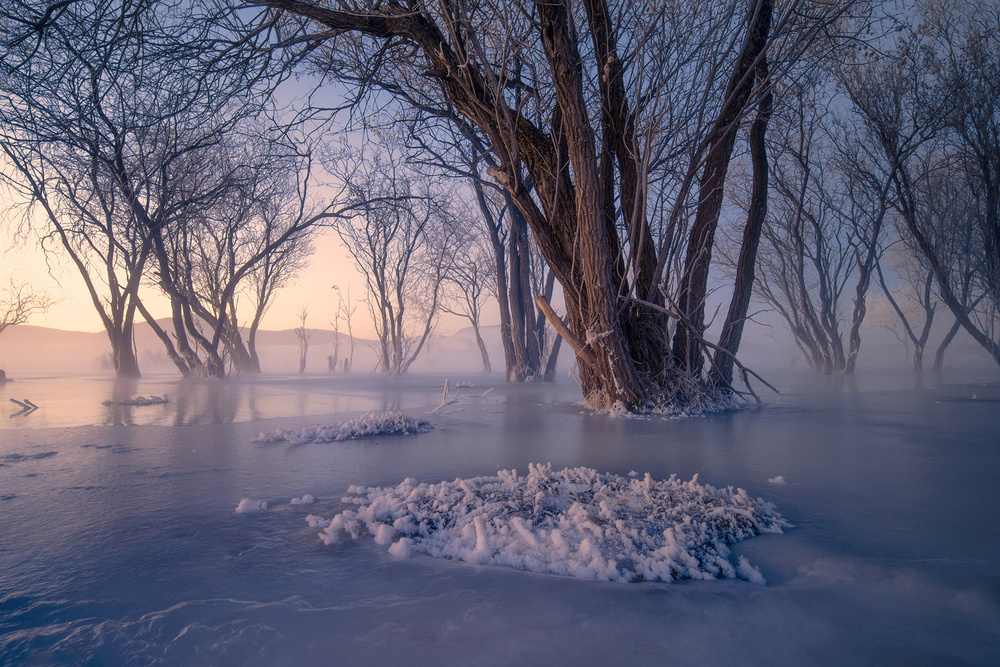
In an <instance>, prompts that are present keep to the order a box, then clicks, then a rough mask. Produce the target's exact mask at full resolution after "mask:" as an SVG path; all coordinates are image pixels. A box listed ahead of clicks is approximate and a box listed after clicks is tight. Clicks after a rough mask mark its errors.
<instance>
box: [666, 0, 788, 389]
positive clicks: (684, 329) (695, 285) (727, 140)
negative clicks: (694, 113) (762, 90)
mask: <svg viewBox="0 0 1000 667" xmlns="http://www.w3.org/2000/svg"><path fill="white" fill-rule="evenodd" d="M771 2H772V0H756V1H755V2H752V3H751V4H750V8H749V12H750V22H749V23H750V25H749V29H748V32H747V39H746V43H745V44H744V46H743V49H742V51H741V52H740V56H739V59H738V61H737V63H736V67H735V69H734V71H733V74H732V77H731V78H730V80H729V85H728V86H727V89H726V97H725V100H726V101H725V103H724V104H723V106H722V108H721V109H720V111H719V117H718V118H717V119H716V121H715V124H714V126H713V127H712V130H711V133H712V135H711V147H710V148H709V150H708V156H707V157H706V159H705V170H704V171H703V172H702V177H701V183H700V186H699V203H698V211H697V213H696V214H695V221H694V225H692V227H691V237H690V239H689V241H688V249H687V258H686V259H685V264H684V274H683V276H682V278H681V285H680V295H679V301H678V308H680V311H681V313H682V314H683V315H684V317H685V319H686V320H687V322H681V323H679V324H678V325H677V332H676V333H675V334H674V350H673V355H674V359H675V360H676V362H677V363H678V364H679V365H680V367H681V368H682V369H684V370H686V371H687V372H688V373H689V374H691V375H699V374H700V373H701V369H702V364H703V359H704V357H703V354H702V348H701V345H700V344H699V343H698V342H697V341H696V338H697V337H700V336H701V335H702V334H703V333H704V331H705V299H706V298H707V296H708V271H709V267H710V266H711V263H712V247H713V246H714V244H715V230H716V228H717V227H718V224H719V214H720V213H721V211H722V199H723V194H724V191H723V188H724V186H725V183H726V174H727V172H728V171H729V160H730V157H731V156H732V151H733V144H734V142H735V141H736V130H737V128H738V126H739V119H740V116H741V115H742V114H743V112H744V110H745V109H746V106H747V104H749V103H750V98H751V92H752V91H753V87H754V78H755V76H754V72H755V70H756V68H757V65H758V60H759V59H761V58H763V52H764V48H765V46H766V44H767V37H768V34H769V33H770V30H771V14H772V4H771Z"/></svg>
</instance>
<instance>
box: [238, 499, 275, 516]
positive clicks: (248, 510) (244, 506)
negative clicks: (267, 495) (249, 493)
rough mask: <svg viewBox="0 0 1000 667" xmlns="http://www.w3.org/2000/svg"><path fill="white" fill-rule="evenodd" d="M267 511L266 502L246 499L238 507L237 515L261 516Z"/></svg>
mask: <svg viewBox="0 0 1000 667" xmlns="http://www.w3.org/2000/svg"><path fill="white" fill-rule="evenodd" d="M266 511H267V501H266V500H251V499H249V498H244V499H243V500H241V501H240V504H239V505H237V506H236V513H237V514H260V513H261V512H266Z"/></svg>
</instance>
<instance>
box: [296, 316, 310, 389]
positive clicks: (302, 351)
mask: <svg viewBox="0 0 1000 667" xmlns="http://www.w3.org/2000/svg"><path fill="white" fill-rule="evenodd" d="M308 317H309V309H308V308H306V307H305V306H302V307H300V308H299V326H297V327H295V339H296V340H297V341H298V342H299V372H300V373H305V372H306V356H307V355H308V353H309V330H308V329H306V319H308Z"/></svg>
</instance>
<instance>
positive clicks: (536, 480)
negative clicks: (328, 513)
mask: <svg viewBox="0 0 1000 667" xmlns="http://www.w3.org/2000/svg"><path fill="white" fill-rule="evenodd" d="M348 493H350V494H353V495H352V496H349V497H347V498H344V502H347V503H351V504H353V505H356V506H357V509H351V510H345V511H344V512H341V513H340V514H338V515H336V516H334V517H333V518H332V519H324V518H322V517H318V516H316V515H309V517H307V519H306V520H307V521H308V522H309V525H310V526H313V527H315V528H322V532H321V533H319V537H320V539H322V540H323V541H324V542H325V543H326V544H333V543H336V542H338V541H339V540H341V539H344V538H347V537H350V538H352V539H358V538H359V537H361V536H362V535H364V534H366V533H367V534H370V535H371V536H372V537H374V539H375V542H376V543H378V544H380V545H383V546H388V547H389V552H390V553H391V554H392V555H394V556H397V557H400V558H403V557H406V556H408V555H409V554H410V553H412V552H416V553H424V554H429V555H431V556H436V557H440V558H454V559H458V560H463V561H467V562H470V563H477V564H493V565H504V566H507V567H513V568H517V569H521V570H529V571H532V572H546V573H552V574H561V575H569V576H573V577H578V578H581V579H598V580H610V581H620V582H633V581H643V580H652V581H676V580H678V579H713V578H720V577H726V578H740V579H746V580H748V581H752V582H755V583H761V584H763V583H764V577H763V576H762V575H761V573H760V571H759V570H757V568H755V567H754V566H753V565H751V564H750V563H749V562H747V561H746V559H744V558H742V557H741V558H740V559H739V560H738V562H737V563H736V564H734V563H732V562H730V560H729V557H730V550H729V545H731V544H733V543H734V542H738V541H740V540H744V539H747V538H749V537H752V536H754V535H757V534H759V533H780V532H781V529H782V528H785V527H789V526H790V524H789V523H788V522H787V521H785V519H783V518H782V517H781V515H780V514H778V512H777V511H776V509H775V508H774V506H773V505H772V504H771V503H768V502H765V501H763V500H761V499H759V498H756V499H755V498H751V497H750V496H749V495H747V493H746V492H745V491H744V490H743V489H736V490H735V491H734V490H733V488H732V487H728V488H725V489H716V488H714V487H711V486H708V485H705V484H699V483H698V476H697V475H695V477H694V478H693V479H692V480H691V481H689V482H682V481H680V480H678V479H676V477H674V476H671V477H670V479H667V480H660V481H656V480H653V479H652V478H651V477H650V475H649V474H648V473H647V474H646V475H645V477H644V478H632V479H629V478H627V477H622V476H620V475H614V474H601V473H598V472H597V471H596V470H593V469H591V468H583V467H580V468H566V469H564V470H560V471H557V472H553V470H552V467H551V464H549V465H541V464H537V465H536V464H529V467H528V475H527V476H526V477H519V476H518V475H517V471H516V470H501V471H499V472H498V473H497V475H496V476H495V477H475V478H472V479H456V480H455V481H454V482H441V483H439V484H425V483H421V484H418V483H417V482H416V480H414V479H411V478H408V479H405V480H403V482H402V483H401V484H400V485H399V486H397V487H395V488H387V489H383V488H364V487H357V486H352V487H350V488H349V489H348Z"/></svg>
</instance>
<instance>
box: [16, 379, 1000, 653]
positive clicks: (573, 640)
mask: <svg viewBox="0 0 1000 667" xmlns="http://www.w3.org/2000/svg"><path fill="white" fill-rule="evenodd" d="M767 377H768V379H769V380H771V381H772V382H774V383H775V384H776V385H778V386H779V387H780V388H781V389H782V392H783V393H782V394H781V395H780V396H773V395H772V396H770V397H769V398H768V402H767V404H766V405H765V406H763V407H761V408H759V409H753V410H747V411H743V412H738V413H726V414H717V415H708V416H704V417H696V418H686V419H671V420H667V419H660V418H622V417H613V416H609V415H602V414H593V413H591V412H590V411H588V410H586V409H585V408H584V407H583V406H582V405H581V403H580V397H579V389H578V388H577V386H576V385H575V384H574V383H573V382H572V381H571V380H569V379H567V378H566V377H565V375H562V376H561V378H560V380H559V381H557V382H556V383H554V384H553V383H548V384H543V383H537V384H521V385H514V384H507V383H504V382H503V381H502V378H501V377H500V376H497V375H492V376H483V375H481V374H472V375H460V374H448V375H442V374H437V375H427V374H414V375H411V376H408V377H404V378H399V379H397V380H395V381H389V380H386V379H382V378H376V377H375V376H371V375H367V374H361V373H358V374H352V375H350V376H345V375H329V374H317V373H312V374H306V375H305V376H298V375H279V374H270V375H265V376H263V377H260V378H257V379H254V380H252V381H251V380H246V379H237V378H234V379H231V380H228V381H181V380H179V379H177V378H176V376H174V375H172V374H161V375H156V374H149V375H148V376H147V377H146V378H144V379H142V380H140V381H132V382H122V381H115V380H112V379H108V378H106V377H103V376H97V375H89V376H88V375H84V376H73V377H64V376H59V377H56V376H49V377H42V376H38V375H35V376H32V375H30V374H27V373H25V374H20V375H19V376H17V377H16V378H15V381H13V382H8V383H6V384H3V385H0V394H2V396H0V398H2V399H3V401H2V403H3V406H4V407H3V408H2V411H3V414H2V418H0V429H2V431H0V535H2V540H0V656H2V662H4V663H12V664H25V663H27V664H50V663H60V664H84V663H86V664H93V663H100V664H125V663H129V664H150V663H167V664H213V665H214V664H241V663H242V664H292V663H298V664H303V665H311V664H317V665H318V664H346V663H349V662H355V663H358V664H391V663H397V662H398V663H406V664H430V663H434V664H455V665H459V664H461V665H465V664H497V665H499V664H515V663H517V664H528V665H543V664H568V663H575V664H581V665H588V664H594V665H596V664H609V663H616V664H649V665H662V664H690V665H723V664H725V665H730V664H734V663H740V664H761V665H764V664H767V665H801V664H815V663H823V664H834V665H837V664H843V665H856V664H972V665H993V664H997V662H998V661H1000V648H998V647H1000V596H998V590H1000V589H998V586H997V583H998V579H997V572H998V567H997V566H998V563H997V554H998V553H1000V530H998V528H1000V492H998V490H997V487H996V474H997V470H998V465H1000V450H998V448H997V443H998V442H1000V438H998V437H997V436H998V430H997V422H996V415H997V407H998V403H1000V383H998V377H997V373H996V371H995V369H993V368H990V367H988V366H984V367H983V370H981V371H980V372H979V373H978V374H969V373H966V374H961V375H960V374H958V373H954V372H950V373H949V372H946V373H940V374H932V373H927V374H925V375H924V376H922V379H920V380H919V381H917V378H918V377H919V376H915V375H913V374H912V373H910V372H905V371H900V372H878V373H875V372H861V373H859V374H858V375H857V376H856V377H854V378H850V379H848V378H843V377H826V378H818V377H817V376H815V375H813V374H811V373H805V372H799V371H795V370H785V371H775V370H772V371H770V372H769V374H768V375H767ZM445 379H449V380H450V381H451V385H452V387H454V386H455V384H456V383H458V382H462V383H467V384H471V385H475V386H474V387H470V388H468V389H466V390H464V392H463V394H462V395H461V396H460V397H459V400H458V401H457V402H456V403H454V404H452V405H449V406H446V407H445V408H442V409H439V410H438V411H437V412H433V413H432V414H429V413H431V412H432V410H434V409H435V408H437V407H438V406H439V404H440V403H441V390H442V386H443V384H444V380H445ZM490 389H492V391H489V392H488V393H486V392H487V390H490ZM484 393H486V395H485V396H483V394H484ZM163 394H166V395H167V397H168V400H169V402H168V403H166V404H162V405H147V406H127V405H114V404H113V405H102V402H103V401H111V402H112V403H119V402H121V401H123V400H125V399H128V398H132V397H135V396H137V395H144V396H150V395H163ZM8 398H17V399H18V400H23V399H24V398H27V399H30V400H31V401H32V402H33V403H35V404H37V405H38V406H39V409H38V410H36V411H34V412H32V413H31V414H29V415H23V416H10V415H14V414H15V413H16V412H17V411H18V407H17V406H16V405H14V404H12V403H9V402H8V400H7V399H8ZM388 409H394V410H400V411H402V412H404V413H405V414H408V415H412V416H414V417H417V418H420V419H426V420H429V421H430V422H431V423H432V424H433V425H434V427H435V428H434V429H433V430H432V431H430V432H428V433H421V434H417V435H409V436H381V437H376V438H369V439H359V440H352V441H345V442H333V443H322V444H319V443H315V444H304V445H292V444H288V443H284V442H255V439H256V438H257V437H258V435H259V434H260V433H261V432H269V431H276V430H279V429H297V428H303V427H307V426H312V425H316V424H330V423H335V422H337V421H339V420H344V419H349V418H352V417H355V416H356V415H358V414H359V413H362V412H366V411H369V410H388ZM546 462H551V463H552V466H553V468H562V467H567V466H587V467H590V468H593V469H595V470H597V471H600V472H608V473H615V474H618V475H627V474H628V473H629V472H633V471H637V472H639V473H640V474H642V473H645V472H649V473H650V475H651V476H652V477H653V478H655V479H665V478H667V477H669V476H670V475H671V474H676V475H677V476H678V477H679V478H680V479H690V478H691V477H692V476H693V475H695V474H698V475H699V480H700V481H701V482H704V483H707V484H712V485H715V486H717V487H726V486H729V485H732V486H734V487H741V488H744V489H746V490H747V492H748V493H749V494H750V495H752V496H754V497H760V498H762V499H764V500H766V501H769V502H772V503H774V505H775V506H776V509H777V511H779V512H780V513H781V514H782V515H783V516H784V517H785V518H786V519H787V520H788V521H790V522H791V523H792V524H793V525H794V528H792V529H786V530H785V531H784V532H783V533H782V534H773V535H761V536H758V537H755V538H752V539H749V540H746V541H743V542H739V543H737V544H735V545H733V558H734V559H735V558H736V557H738V556H744V557H745V558H746V559H747V560H748V561H749V562H750V563H752V564H753V565H754V566H756V567H757V568H758V569H759V570H760V572H761V573H762V574H763V576H764V578H765V579H766V582H767V584H766V585H765V586H760V585H756V584H752V583H748V582H746V581H738V580H714V581H681V582H677V583H650V582H645V583H637V584H619V583H610V582H599V581H584V580H578V579H573V578H569V577H560V576H554V575H542V574H535V573H529V572H522V571H517V570H511V569H507V568H503V567H497V566H491V565H486V566H482V565H472V564H469V563H464V562H458V561H453V560H443V559H435V558H431V557H428V556H423V555H419V554H415V555H411V556H410V557H409V558H405V559H397V558H394V557H393V556H391V555H390V554H389V553H388V551H387V549H386V547H385V546H380V545H379V544H376V543H375V541H373V540H372V539H371V538H365V537H361V538H359V539H358V540H348V541H346V542H341V543H337V544H334V545H332V546H327V545H326V544H324V543H323V542H321V541H320V540H319V539H318V537H317V532H318V530H317V529H316V528H313V527H310V525H309V524H308V523H307V522H306V520H305V517H306V516H307V515H309V514H318V515H322V516H327V517H329V516H332V515H333V514H335V513H336V512H338V511H341V510H342V509H343V507H344V504H343V503H342V501H341V498H342V497H343V496H344V495H345V494H346V492H347V490H348V487H349V486H350V485H352V484H357V485H366V486H376V485H377V486H392V485H396V484H398V483H399V482H400V481H402V480H403V479H404V478H406V477H412V478H414V479H415V480H416V481H418V482H438V481H442V480H453V479H455V478H458V477H461V478H467V477H474V476H479V475H492V474H495V473H496V472H497V470H499V469H512V468H516V469H518V470H522V471H523V470H526V469H527V467H528V464H529V463H546ZM778 476H780V477H781V478H783V480H784V481H785V483H784V484H776V483H771V482H769V481H768V480H775V479H776V478H777V477H778ZM304 494H311V495H313V496H315V498H316V502H315V503H314V504H313V505H310V506H308V507H303V506H300V505H294V504H292V503H291V502H290V501H291V499H292V498H300V497H302V496H303V495H304ZM244 498H252V499H254V500H256V501H264V502H266V503H267V504H268V510H267V511H264V512H260V513H257V514H240V513H237V512H235V511H234V510H235V508H236V507H237V506H238V505H239V504H240V502H241V499H244Z"/></svg>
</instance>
